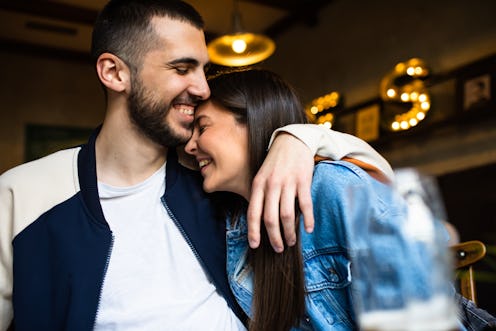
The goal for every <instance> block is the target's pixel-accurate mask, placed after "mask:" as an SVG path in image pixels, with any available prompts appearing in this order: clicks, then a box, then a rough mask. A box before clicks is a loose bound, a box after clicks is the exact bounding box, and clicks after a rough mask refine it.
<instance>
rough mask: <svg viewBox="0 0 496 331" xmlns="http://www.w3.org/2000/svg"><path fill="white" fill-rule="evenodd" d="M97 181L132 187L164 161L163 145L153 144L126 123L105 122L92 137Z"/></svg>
mask: <svg viewBox="0 0 496 331" xmlns="http://www.w3.org/2000/svg"><path fill="white" fill-rule="evenodd" d="M95 149H96V168H97V178H98V181H100V182H103V183H105V184H108V185H112V186H121V187H124V186H132V185H135V184H138V183H141V182H142V181H144V180H146V179H147V178H149V177H150V176H151V175H153V174H154V173H155V172H156V171H157V170H158V169H159V168H160V167H161V166H162V165H163V164H164V162H165V161H166V156H167V148H165V147H163V146H160V145H158V144H156V143H155V142H153V141H151V140H150V139H149V138H148V137H146V136H145V135H144V134H142V133H141V132H139V131H138V129H137V128H136V127H134V126H133V125H132V124H130V123H124V122H118V121H106V122H105V123H104V124H103V126H102V130H101V131H100V134H99V135H98V137H97V140H96V147H95Z"/></svg>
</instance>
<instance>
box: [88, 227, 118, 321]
mask: <svg viewBox="0 0 496 331" xmlns="http://www.w3.org/2000/svg"><path fill="white" fill-rule="evenodd" d="M111 234H112V239H111V240H110V247H109V250H108V253H107V260H106V262H105V268H104V269H103V275H102V282H101V284H100V292H99V293H98V304H97V306H96V313H95V319H94V320H93V330H94V329H95V327H96V319H97V318H98V313H99V312H100V301H102V291H103V285H104V284H105V276H106V275H107V270H108V267H109V264H110V256H111V255H112V250H113V249H114V238H115V237H114V234H113V233H112V232H111Z"/></svg>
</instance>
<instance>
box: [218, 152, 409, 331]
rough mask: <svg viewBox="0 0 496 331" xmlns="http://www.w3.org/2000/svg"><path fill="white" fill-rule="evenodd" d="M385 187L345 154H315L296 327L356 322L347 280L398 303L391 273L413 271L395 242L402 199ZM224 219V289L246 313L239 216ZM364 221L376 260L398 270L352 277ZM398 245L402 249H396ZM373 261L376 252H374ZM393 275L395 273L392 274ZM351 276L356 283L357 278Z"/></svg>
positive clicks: (247, 281)
mask: <svg viewBox="0 0 496 331" xmlns="http://www.w3.org/2000/svg"><path fill="white" fill-rule="evenodd" d="M397 199H398V197H397V196H396V195H395V194H394V192H393V189H391V187H389V186H387V185H384V184H382V183H380V182H378V181H376V180H374V179H372V178H371V177H370V176H369V175H368V174H367V173H366V172H365V171H364V170H362V169H361V168H359V167H357V166H356V165H354V164H351V163H348V162H345V161H332V162H320V163H319V164H317V165H316V167H315V170H314V176H313V182H312V201H313V208H314V217H315V228H314V231H313V233H311V234H309V233H306V232H305V231H304V228H303V225H302V223H303V222H302V220H300V224H301V226H300V238H301V247H302V256H303V268H304V274H305V286H306V292H307V296H306V318H305V319H304V320H303V321H301V324H300V326H299V328H298V329H297V330H353V329H357V326H356V321H355V316H354V310H353V305H352V301H353V298H352V292H353V291H354V289H355V288H358V289H360V290H366V291H370V295H372V296H376V297H378V298H379V297H380V298H381V300H380V301H381V302H382V304H384V305H385V306H394V305H396V306H397V305H401V297H402V296H401V293H400V292H401V289H400V288H399V286H398V284H397V282H396V281H399V279H401V280H402V281H403V282H404V281H405V278H403V277H407V279H408V277H409V278H410V279H409V281H410V282H414V283H415V282H416V281H417V280H416V279H418V277H417V276H418V274H417V273H407V272H405V270H411V268H405V267H406V266H404V265H402V264H405V263H406V262H404V261H403V259H402V258H400V256H399V254H401V253H399V252H400V251H402V250H401V249H400V250H398V249H397V248H398V246H400V247H401V246H403V245H404V243H402V242H401V235H400V225H401V220H402V219H404V212H405V210H404V208H403V207H404V205H403V204H402V203H401V201H400V200H397ZM231 223H232V222H231V220H229V219H228V220H227V222H226V227H227V234H226V235H227V272H228V278H229V283H230V286H231V289H232V291H233V293H234V295H235V297H236V299H237V300H238V302H239V304H240V306H241V308H242V309H243V310H244V311H245V312H246V313H247V314H248V316H251V313H250V306H251V299H252V288H253V287H252V276H253V274H252V270H251V267H250V266H249V265H248V264H247V263H246V255H247V250H248V243H247V225H246V218H244V217H243V218H241V219H240V220H239V221H238V222H237V223H236V224H231ZM365 223H367V224H368V225H367V226H374V227H375V228H376V229H379V231H378V233H379V235H380V236H381V238H376V239H378V240H377V241H376V242H378V243H379V244H378V247H377V251H376V252H374V254H376V255H375V257H376V258H378V259H379V261H380V262H379V263H377V265H379V266H381V267H382V268H384V270H385V271H387V272H390V271H391V267H393V269H394V270H397V271H398V272H399V273H402V274H401V275H398V277H397V278H396V279H395V278H394V277H393V279H392V280H391V281H390V282H384V283H381V284H373V286H371V284H366V283H363V284H360V283H359V281H357V280H356V279H354V280H353V282H354V284H353V285H354V288H353V290H352V288H351V267H350V266H351V262H352V261H353V262H354V263H355V262H356V259H358V258H359V257H360V252H361V251H362V250H361V249H362V248H363V247H362V246H364V245H366V242H365V241H363V240H362V241H360V239H359V238H357V237H358V236H356V235H354V233H355V234H356V233H357V231H360V229H361V228H362V227H363V226H364V225H365ZM403 252H404V251H403ZM376 261H377V260H376ZM395 280H396V281H395ZM357 282H358V283H357ZM385 308H386V307H385Z"/></svg>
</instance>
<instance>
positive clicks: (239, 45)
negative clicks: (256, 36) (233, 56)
mask: <svg viewBox="0 0 496 331" xmlns="http://www.w3.org/2000/svg"><path fill="white" fill-rule="evenodd" d="M232 49H233V51H234V52H236V53H238V54H241V53H243V52H244V51H245V50H246V42H245V41H244V40H243V39H236V40H235V41H233V43H232Z"/></svg>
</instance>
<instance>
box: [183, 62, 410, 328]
mask: <svg viewBox="0 0 496 331" xmlns="http://www.w3.org/2000/svg"><path fill="white" fill-rule="evenodd" d="M209 85H210V89H211V98H210V99H209V100H208V101H206V102H205V103H204V104H203V105H202V106H200V107H199V109H198V110H197V112H196V114H195V127H194V132H193V136H192V138H191V140H190V141H189V142H188V144H187V145H186V148H185V150H186V152H188V153H189V154H192V155H194V156H195V157H196V160H197V162H198V164H199V166H200V168H201V174H202V176H203V177H204V182H203V188H204V189H205V191H207V192H222V193H220V195H219V197H220V199H219V201H220V202H221V203H220V206H221V207H222V209H223V211H224V212H225V215H226V217H227V222H226V226H227V271H228V276H229V281H230V285H231V289H232V290H233V293H234V294H235V296H236V299H237V300H238V302H239V303H240V306H241V307H242V308H243V310H244V311H245V312H246V313H247V314H248V316H249V317H250V319H251V320H250V330H271V331H272V330H289V329H291V328H298V329H300V330H310V329H317V330H351V329H355V328H356V323H355V316H354V311H353V307H352V297H351V286H350V285H351V271H350V256H353V255H356V253H357V252H358V251H359V249H360V244H361V243H360V241H359V240H350V234H352V233H353V231H355V230H357V229H359V228H360V227H361V226H363V225H364V224H367V226H369V225H370V224H377V225H378V226H381V227H382V230H383V231H384V237H383V238H382V239H384V240H385V242H387V243H392V242H395V241H396V240H397V239H398V238H396V234H397V233H398V228H399V224H400V223H401V219H402V217H403V216H404V214H402V213H403V209H401V208H402V204H401V203H398V201H396V200H395V199H396V198H395V195H394V194H393V190H392V189H391V188H390V187H389V186H388V185H385V184H384V183H381V182H380V181H378V180H376V179H374V177H377V176H375V175H376V173H374V172H373V171H369V173H367V171H365V170H364V169H363V168H361V167H359V166H357V164H356V163H357V162H355V161H354V160H352V159H349V160H347V161H343V160H340V161H332V162H331V161H325V162H320V163H319V164H317V165H316V167H315V171H314V177H313V181H312V199H313V206H314V216H315V220H316V222H315V230H314V232H313V233H312V234H309V233H306V232H305V231H304V229H303V228H302V227H301V228H300V233H299V236H300V237H299V238H298V241H299V243H298V244H297V245H295V246H294V247H290V248H286V249H285V251H284V253H283V254H278V253H274V252H273V250H272V249H271V247H270V244H269V242H268V239H267V238H266V237H264V240H263V241H262V245H261V247H260V248H259V249H257V250H249V249H248V243H247V225H246V219H245V211H246V205H247V201H248V199H249V197H250V187H251V181H252V179H253V177H254V174H255V173H256V171H257V169H258V168H259V167H260V166H261V164H262V162H263V160H264V158H265V156H266V147H267V146H268V143H269V139H270V135H271V133H272V132H273V131H274V129H276V128H278V127H281V126H284V125H287V124H292V123H305V122H306V116H305V112H304V110H303V107H302V106H301V104H300V102H299V100H298V98H297V97H296V94H295V93H294V92H293V90H292V89H291V88H290V87H289V86H288V85H287V84H286V83H285V82H284V81H283V80H281V79H280V78H279V77H278V76H276V75H275V74H273V73H270V72H268V71H265V70H247V71H238V72H231V73H226V74H222V75H219V76H217V77H215V78H213V79H211V80H210V81H209ZM282 110H284V111H282ZM360 165H361V166H363V167H364V168H367V167H366V165H364V164H361V163H360ZM370 174H372V175H374V176H371V175H370ZM331 183H332V185H331ZM227 192H230V193H227ZM233 193H234V194H233ZM374 222H376V223H374ZM300 223H302V222H300ZM301 226H302V225H301ZM353 239H355V238H353ZM395 243H396V242H395ZM397 244H398V245H399V246H401V242H397ZM394 247H395V246H394V244H391V245H387V244H386V245H383V246H382V247H381V251H380V252H378V254H379V256H380V258H381V262H384V263H386V265H387V264H388V262H390V263H391V264H394V265H395V266H396V269H397V270H399V271H398V272H400V273H401V270H406V269H408V268H406V265H402V263H406V262H402V260H403V259H402V258H400V257H399V256H398V254H399V253H398V252H397V250H395V248H394ZM396 247H398V246H396ZM404 276H405V275H403V274H401V275H398V279H400V278H401V277H404ZM354 281H355V280H354ZM355 285H356V286H357V287H360V286H362V287H363V286H365V285H364V284H355ZM388 286H389V288H387V287H388ZM395 286H397V284H395V283H394V282H391V283H390V284H384V285H377V286H373V287H369V288H367V291H370V295H371V296H374V295H381V294H384V293H390V292H391V291H393V292H394V291H396V292H397V291H398V290H397V288H396V287H395ZM388 291H389V292H388ZM381 302H382V301H381ZM384 304H385V305H386V304H387V303H384ZM395 304H396V303H395ZM384 308H387V307H384Z"/></svg>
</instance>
